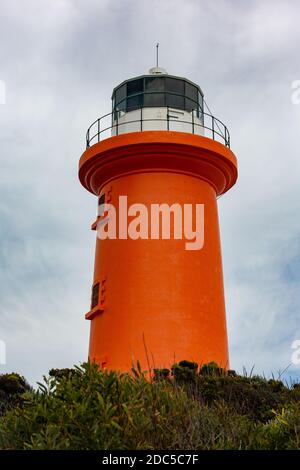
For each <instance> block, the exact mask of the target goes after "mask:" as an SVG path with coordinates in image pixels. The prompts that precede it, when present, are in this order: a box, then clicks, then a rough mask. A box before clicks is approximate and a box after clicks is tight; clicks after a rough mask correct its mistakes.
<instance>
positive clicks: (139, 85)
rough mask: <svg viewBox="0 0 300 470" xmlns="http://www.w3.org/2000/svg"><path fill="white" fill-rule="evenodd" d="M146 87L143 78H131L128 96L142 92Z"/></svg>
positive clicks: (128, 84) (128, 85)
mask: <svg viewBox="0 0 300 470" xmlns="http://www.w3.org/2000/svg"><path fill="white" fill-rule="evenodd" d="M143 88H144V80H143V79H142V78H140V79H138V80H131V81H130V82H128V83H127V96H130V95H135V94H136V93H141V92H142V91H143Z"/></svg>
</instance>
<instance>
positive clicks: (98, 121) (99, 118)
mask: <svg viewBox="0 0 300 470" xmlns="http://www.w3.org/2000/svg"><path fill="white" fill-rule="evenodd" d="M99 140H100V118H99V119H98V142H99Z"/></svg>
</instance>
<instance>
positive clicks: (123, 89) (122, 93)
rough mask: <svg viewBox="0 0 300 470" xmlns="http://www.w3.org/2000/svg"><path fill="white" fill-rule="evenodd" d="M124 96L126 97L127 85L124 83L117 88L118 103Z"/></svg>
mask: <svg viewBox="0 0 300 470" xmlns="http://www.w3.org/2000/svg"><path fill="white" fill-rule="evenodd" d="M124 98H126V85H122V86H121V87H120V88H118V89H117V90H116V104H117V105H118V104H119V103H120V101H122V100H124Z"/></svg>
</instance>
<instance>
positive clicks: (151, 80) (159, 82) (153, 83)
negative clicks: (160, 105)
mask: <svg viewBox="0 0 300 470" xmlns="http://www.w3.org/2000/svg"><path fill="white" fill-rule="evenodd" d="M164 90H165V78H162V77H146V78H145V91H164Z"/></svg>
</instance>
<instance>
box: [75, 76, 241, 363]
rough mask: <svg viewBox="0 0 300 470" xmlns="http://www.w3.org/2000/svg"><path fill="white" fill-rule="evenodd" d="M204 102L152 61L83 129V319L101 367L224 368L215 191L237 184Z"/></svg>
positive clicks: (192, 87) (225, 138)
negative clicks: (180, 364)
mask: <svg viewBox="0 0 300 470" xmlns="http://www.w3.org/2000/svg"><path fill="white" fill-rule="evenodd" d="M203 102H204V99H203V92H202V90H201V88H200V87H199V86H198V85H196V84H195V83H193V82H191V81H190V80H187V79H185V78H181V77H177V76H172V75H169V74H167V72H166V71H165V70H164V69H162V68H159V67H154V68H152V69H150V71H149V73H148V74H146V75H142V76H139V77H135V78H132V79H129V80H126V81H124V82H122V83H121V84H120V85H118V86H117V87H116V88H114V90H113V94H112V112H111V113H109V114H107V115H105V116H103V117H101V118H99V119H97V120H96V121H95V122H94V123H93V124H92V125H91V126H90V128H89V129H88V132H87V140H86V144H87V148H86V150H85V152H84V153H83V155H82V156H81V158H80V163H79V179H80V181H81V184H82V185H83V186H84V187H85V188H86V189H87V190H88V191H90V192H91V193H93V194H94V195H96V196H97V197H98V213H97V219H96V220H95V222H94V223H93V225H92V229H94V230H95V231H96V233H97V240H96V254H95V265H94V282H93V286H92V301H91V308H90V311H89V312H88V313H87V314H86V318H87V319H88V320H90V321H91V330H90V346H89V358H90V360H92V361H96V362H97V363H98V364H100V366H101V367H103V368H108V369H114V370H121V371H126V370H129V369H130V368H131V366H132V362H133V361H136V360H139V361H140V363H141V366H142V367H143V368H145V369H147V368H148V367H149V362H150V365H151V367H169V366H170V365H171V364H173V363H174V362H175V361H180V360H183V359H185V360H192V361H196V362H198V363H199V364H201V363H207V362H210V361H215V362H216V363H218V364H219V365H220V366H221V367H225V368H228V367H229V357H228V343H227V331H226V314H225V301H224V287H223V274H222V259H221V246H220V235H219V223H218V209H217V197H218V196H220V195H222V194H224V193H225V192H226V191H228V190H229V189H230V188H231V187H232V186H233V185H234V184H235V182H236V179H237V161H236V157H235V156H234V154H233V153H232V151H231V150H230V138H229V132H228V130H227V128H226V127H225V125H224V124H223V123H222V122H221V121H219V120H218V119H217V118H215V117H214V116H212V115H211V114H210V113H205V112H204V106H203ZM187 208H191V209H190V212H189V214H190V219H191V214H192V215H193V216H195V217H194V218H193V219H192V220H193V224H192V225H193V231H192V233H193V234H194V236H195V239H196V238H197V237H198V238H199V240H200V243H198V244H197V243H196V241H195V242H194V244H193V243H192V239H191V237H188V235H187V233H186V225H185V223H186V220H187V219H188V212H187V211H185V209H187ZM197 208H198V209H199V208H201V210H202V212H201V214H202V216H201V227H200V226H199V227H200V228H199V227H198V225H197V224H196V228H195V218H196V215H197ZM145 210H146V216H145ZM154 210H155V211H156V212H155V214H156V219H155V221H156V223H157V222H158V223H160V225H159V226H158V229H155V228H154V229H153V227H152V226H151V223H154V215H153V211H154ZM142 213H143V217H144V218H143V221H142V217H141V215H142ZM195 214H196V215H195ZM113 223H114V224H115V226H114V228H112V227H113ZM131 223H132V224H134V230H131V233H130V224H131ZM180 223H181V224H182V226H180ZM131 228H132V227H131ZM197 230H198V231H200V232H201V233H198V232H197ZM100 232H101V234H102V235H101V236H100V235H99V234H100ZM103 233H106V237H105V236H103ZM132 233H133V234H132ZM166 233H167V236H166ZM180 235H181V236H180ZM199 240H198V241H199ZM188 244H189V248H188V249H187V245H188Z"/></svg>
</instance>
